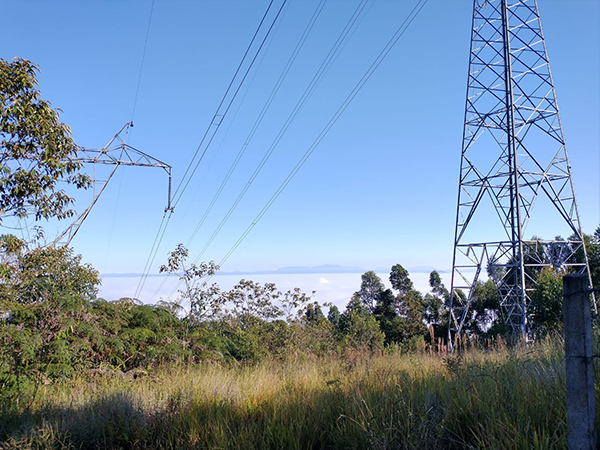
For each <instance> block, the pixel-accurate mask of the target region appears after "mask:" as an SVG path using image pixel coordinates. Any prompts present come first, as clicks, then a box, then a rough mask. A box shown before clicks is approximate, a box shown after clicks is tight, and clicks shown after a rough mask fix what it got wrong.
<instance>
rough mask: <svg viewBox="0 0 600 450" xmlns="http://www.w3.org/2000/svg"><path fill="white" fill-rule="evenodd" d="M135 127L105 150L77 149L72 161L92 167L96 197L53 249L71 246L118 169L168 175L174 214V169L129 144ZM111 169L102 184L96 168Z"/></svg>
mask: <svg viewBox="0 0 600 450" xmlns="http://www.w3.org/2000/svg"><path fill="white" fill-rule="evenodd" d="M132 126H133V123H132V122H127V123H126V124H125V125H123V127H122V128H121V129H120V130H119V131H118V132H117V134H115V135H114V136H113V138H112V139H111V140H110V141H109V142H108V144H106V145H105V146H104V147H102V148H84V147H78V148H77V155H76V156H75V157H73V158H71V160H72V161H78V162H81V163H84V164H93V165H94V172H93V177H92V185H93V188H94V195H93V199H92V201H91V203H90V205H89V206H88V207H87V208H86V209H85V210H84V211H83V212H82V213H81V214H79V215H78V216H77V218H76V219H75V220H74V221H73V223H71V225H69V226H68V227H67V229H66V230H65V231H63V232H62V233H61V234H60V235H59V236H58V237H57V238H56V239H55V240H54V242H53V243H52V245H59V244H60V245H69V243H70V242H71V240H72V239H73V237H75V234H76V233H77V231H79V228H81V224H82V223H83V221H84V220H85V219H86V218H87V216H88V215H89V213H90V211H91V210H92V208H93V207H94V205H95V204H96V202H97V201H98V198H99V197H100V195H101V194H102V192H103V191H104V189H105V188H106V186H107V185H108V182H109V181H110V179H111V178H112V176H113V175H114V173H115V172H116V170H117V168H118V167H119V166H136V167H160V168H162V169H164V170H165V171H166V172H167V173H168V175H169V195H168V200H167V207H166V208H165V212H166V211H170V210H171V211H172V207H171V166H170V165H168V164H166V163H164V162H162V161H160V160H158V159H156V158H153V157H152V156H150V155H148V154H146V153H144V152H141V151H140V150H137V149H135V148H133V147H131V146H130V145H128V144H127V143H126V141H127V135H128V131H129V129H130V128H131V127H132ZM97 164H102V165H110V166H113V168H112V169H111V170H110V172H109V174H108V176H107V177H106V179H104V180H99V179H97V177H96V165H97Z"/></svg>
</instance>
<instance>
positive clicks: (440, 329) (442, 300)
mask: <svg viewBox="0 0 600 450" xmlns="http://www.w3.org/2000/svg"><path fill="white" fill-rule="evenodd" d="M429 286H430V287H431V293H429V294H427V295H425V298H424V299H423V303H424V312H423V318H424V319H425V323H426V324H427V325H429V326H431V327H433V335H434V337H436V338H441V337H445V335H446V329H447V328H448V308H447V305H448V301H449V299H450V293H449V292H448V289H446V287H445V286H444V283H442V279H441V277H440V274H439V273H438V272H436V271H435V270H434V271H433V272H431V273H430V274H429Z"/></svg>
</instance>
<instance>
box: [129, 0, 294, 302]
mask: <svg viewBox="0 0 600 450" xmlns="http://www.w3.org/2000/svg"><path fill="white" fill-rule="evenodd" d="M273 2H274V0H271V2H270V3H269V6H268V7H267V10H266V11H265V13H264V15H263V17H262V19H261V21H260V23H259V25H258V27H257V29H256V31H255V32H254V35H253V36H252V39H251V41H250V44H248V47H247V48H246V51H245V53H244V56H243V57H242V60H241V61H240V63H239V65H238V67H237V69H236V71H235V73H234V75H233V77H232V79H231V81H230V83H229V86H228V87H227V90H226V91H225V94H224V95H223V97H222V99H221V102H220V103H219V106H218V107H217V110H216V112H215V114H214V116H213V118H212V120H211V122H210V124H209V125H208V127H207V128H206V131H205V133H204V135H203V137H202V140H201V141H200V144H199V145H198V148H197V149H196V152H195V153H194V155H193V157H192V159H191V160H190V163H189V164H188V167H187V169H186V171H185V173H184V175H183V177H182V179H181V181H180V183H179V185H178V186H177V188H176V189H175V193H174V194H173V198H174V199H175V200H174V202H173V204H172V208H171V210H170V211H169V214H168V216H167V217H166V220H165V216H163V220H162V222H161V225H160V227H159V229H158V231H157V233H156V237H155V239H154V243H153V245H152V248H151V249H150V254H149V255H148V258H147V260H146V264H145V267H144V271H143V273H142V276H141V277H140V281H139V283H138V287H137V289H136V291H135V294H134V297H137V296H139V295H140V293H141V290H142V289H143V286H144V284H145V282H146V279H147V278H148V274H149V271H150V268H151V267H152V264H153V263H154V260H155V258H156V255H157V253H158V249H159V248H160V244H161V243H162V239H163V237H164V235H165V231H166V229H167V227H168V225H169V222H170V219H171V216H172V213H173V209H174V208H175V207H176V206H177V204H178V203H179V201H180V200H181V197H182V195H183V193H184V192H185V190H186V189H187V187H188V185H189V183H190V181H191V179H192V177H193V176H194V174H195V173H196V170H197V168H198V166H199V164H200V162H201V161H202V159H203V158H204V155H205V154H206V152H207V150H208V148H209V147H210V144H211V143H212V141H213V139H214V137H215V135H216V133H217V131H218V130H219V128H220V126H221V124H222V123H223V120H224V119H225V116H226V115H227V112H228V111H229V109H230V107H231V105H232V104H233V102H234V100H235V98H236V97H237V95H238V93H239V91H240V89H241V87H242V85H243V83H244V81H245V80H246V77H247V76H248V73H249V72H250V70H251V69H252V67H253V65H254V62H255V61H256V58H257V57H258V55H259V54H260V52H261V50H262V48H263V46H264V44H265V42H266V40H267V39H268V37H269V35H270V33H271V30H272V29H273V26H274V25H275V23H276V22H277V19H278V18H279V15H280V14H281V11H282V10H283V8H284V6H285V5H286V3H287V0H283V3H282V5H281V7H280V8H279V10H278V12H277V14H276V16H275V18H274V19H273V20H272V22H271V25H270V26H269V28H268V30H267V32H266V34H265V36H264V38H263V40H262V42H261V43H260V45H259V47H258V49H257V50H256V51H255V53H254V57H253V58H252V60H251V62H250V64H249V65H248V67H247V69H246V72H245V73H244V75H243V77H242V79H241V80H240V81H239V82H238V85H237V88H236V89H235V92H234V93H233V95H232V96H231V98H230V99H229V102H228V103H227V105H226V106H225V108H224V110H222V109H221V108H222V107H223V104H224V103H225V101H226V99H227V97H228V95H229V92H230V91H231V90H232V87H233V86H234V83H235V81H236V79H237V78H238V74H239V73H240V71H241V69H242V67H243V65H244V62H245V61H246V59H247V57H248V55H249V53H250V50H251V49H252V47H253V44H254V41H255V40H256V38H257V36H258V35H259V32H260V30H261V28H262V27H263V23H264V22H265V19H266V18H267V16H268V14H269V11H270V9H271V6H272V5H273ZM211 130H212V133H211ZM209 135H210V137H209ZM207 137H208V142H207V144H206V146H205V147H204V151H203V153H202V155H201V156H200V159H199V160H198V161H197V162H196V164H195V166H194V161H195V160H196V157H197V156H198V153H199V152H200V149H201V148H202V146H203V144H204V142H205V140H206V139H207ZM192 166H194V168H193V170H192V171H191V173H190V169H191V168H192ZM188 174H189V176H188ZM165 215H166V212H165ZM163 227H164V228H163Z"/></svg>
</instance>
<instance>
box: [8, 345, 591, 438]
mask: <svg viewBox="0 0 600 450" xmlns="http://www.w3.org/2000/svg"><path fill="white" fill-rule="evenodd" d="M563 355H564V353H563V350H562V342H560V340H559V339H555V340H551V339H547V340H545V341H543V342H538V343H536V344H528V345H525V344H521V345H518V346H517V347H508V346H506V345H505V344H504V343H503V342H502V341H499V342H496V343H495V344H494V345H493V349H491V350H486V351H483V350H477V349H470V350H463V351H462V352H460V353H459V354H455V355H452V356H446V355H437V354H428V353H426V352H422V353H420V354H412V355H401V354H398V353H396V352H393V351H389V352H387V353H386V354H377V355H372V354H368V353H361V352H353V353H347V354H345V355H344V357H342V358H340V357H337V356H332V357H331V358H319V359H316V358H315V359H312V358H309V357H303V358H299V359H297V360H287V361H264V362H262V363H259V364H257V365H253V366H227V367H223V366H219V365H200V366H189V367H188V366H171V367H163V368H161V369H160V370H157V371H154V372H151V373H148V374H147V375H144V376H141V377H138V378H135V379H134V378H128V379H121V378H120V377H108V376H100V377H96V378H92V377H90V376H88V375H83V374H82V376H81V377H80V378H78V379H77V380H75V381H71V382H69V383H68V384H64V385H52V384H50V385H47V386H43V387H42V388H40V390H39V391H38V394H37V396H36V399H35V401H34V402H33V404H31V405H30V406H29V407H28V409H27V410H24V411H15V410H13V411H12V412H10V413H8V412H7V413H5V414H4V415H3V417H1V420H0V424H1V425H0V427H1V428H0V431H1V438H2V443H1V444H0V448H3V449H9V448H14V449H17V448H18V449H27V448H35V449H57V448H73V449H80V448H81V449H88V448H90V449H119V448H122V449H148V448H150V449H154V448H155V449H240V450H242V449H244V450H248V449H443V448H456V449H464V448H494V449H518V448H522V449H538V448H539V449H542V448H566V445H567V438H566V436H567V425H566V410H565V388H564V385H565V374H564V356H563ZM596 394H597V398H598V394H599V390H598V384H597V385H596ZM597 423H598V425H600V421H597Z"/></svg>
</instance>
